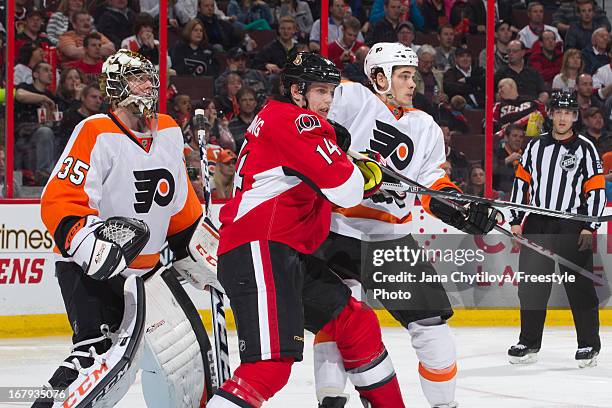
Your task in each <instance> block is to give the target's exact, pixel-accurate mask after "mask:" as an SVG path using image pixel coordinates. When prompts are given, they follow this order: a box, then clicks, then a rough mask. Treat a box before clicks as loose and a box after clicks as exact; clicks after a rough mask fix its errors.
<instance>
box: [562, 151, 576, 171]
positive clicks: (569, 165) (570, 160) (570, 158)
mask: <svg viewBox="0 0 612 408" xmlns="http://www.w3.org/2000/svg"><path fill="white" fill-rule="evenodd" d="M576 164H578V158H577V157H576V155H575V154H572V153H565V154H564V155H563V156H561V163H560V165H561V168H562V169H563V170H565V171H570V170H573V169H574V168H576Z"/></svg>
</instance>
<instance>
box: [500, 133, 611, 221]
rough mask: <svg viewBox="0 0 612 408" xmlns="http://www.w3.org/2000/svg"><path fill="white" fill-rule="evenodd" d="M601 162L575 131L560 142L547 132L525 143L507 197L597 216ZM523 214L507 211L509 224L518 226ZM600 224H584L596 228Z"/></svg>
mask: <svg viewBox="0 0 612 408" xmlns="http://www.w3.org/2000/svg"><path fill="white" fill-rule="evenodd" d="M605 184H606V183H605V179H604V176H603V165H602V162H601V160H600V158H599V155H598V154H597V150H596V149H595V146H594V145H593V143H592V142H591V141H590V140H588V139H587V138H586V137H584V136H582V135H579V134H575V135H574V136H572V137H571V138H570V139H567V140H564V141H558V140H555V139H554V138H553V136H552V133H551V132H547V133H543V134H541V135H540V136H539V137H538V138H536V139H533V140H531V141H530V142H529V144H528V145H527V148H526V149H525V152H524V153H523V156H522V157H521V161H520V163H519V165H518V166H517V168H516V172H515V175H514V183H513V186H512V196H511V200H512V202H515V203H525V204H530V205H533V206H536V207H541V208H548V209H554V210H560V211H566V212H572V213H577V214H588V215H592V216H601V215H602V214H603V212H604V208H605V206H606V195H605ZM523 216H524V213H523V212H521V211H516V210H513V211H511V217H510V224H511V225H518V224H520V223H521V222H522V220H523ZM599 226H600V223H585V228H586V229H589V230H592V231H594V230H596V229H597V228H598V227H599Z"/></svg>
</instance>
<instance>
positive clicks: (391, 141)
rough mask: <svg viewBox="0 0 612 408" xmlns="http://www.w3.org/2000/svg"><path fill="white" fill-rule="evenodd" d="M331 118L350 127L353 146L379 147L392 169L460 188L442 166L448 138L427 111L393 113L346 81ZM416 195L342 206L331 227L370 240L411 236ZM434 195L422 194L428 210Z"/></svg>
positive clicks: (339, 89)
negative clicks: (399, 201) (390, 201)
mask: <svg viewBox="0 0 612 408" xmlns="http://www.w3.org/2000/svg"><path fill="white" fill-rule="evenodd" d="M394 113H395V114H394ZM398 117H399V119H398ZM328 118H329V119H331V120H334V121H336V122H338V123H340V124H341V125H343V126H344V127H346V128H347V129H348V130H349V132H350V133H351V148H352V149H353V150H356V151H365V150H373V151H376V152H378V153H380V154H381V155H382V156H383V157H384V158H385V159H386V161H387V164H388V165H389V167H390V168H392V169H393V170H395V171H397V172H399V173H401V174H403V175H404V176H406V177H409V178H411V179H412V180H415V181H417V182H419V183H421V184H423V185H425V186H427V187H431V188H434V189H440V188H442V187H453V188H457V187H456V186H455V185H454V184H453V183H452V182H451V181H450V180H449V179H448V177H447V176H446V173H445V172H444V170H443V169H442V168H440V166H441V165H442V164H443V163H444V161H445V160H446V154H445V150H444V137H443V135H442V130H441V129H440V127H439V126H438V124H437V123H436V122H434V120H433V118H432V117H431V116H429V115H428V114H427V113H425V112H422V111H420V110H417V109H404V110H403V112H392V111H391V109H390V108H389V107H388V106H387V105H386V104H385V103H384V102H382V101H381V100H380V99H379V98H378V97H377V96H376V95H374V93H373V92H372V91H370V90H369V89H368V88H366V87H365V86H363V85H361V84H358V83H352V82H345V83H342V84H341V85H340V86H338V87H337V88H336V91H335V94H334V101H333V103H332V107H331V110H330V112H329V115H328ZM414 198H415V197H414V195H413V194H408V196H407V198H406V201H405V206H404V207H402V208H400V207H399V206H398V205H397V204H396V203H393V204H386V203H374V202H373V201H372V200H370V199H365V200H363V201H362V202H361V204H360V205H358V206H356V207H352V208H337V209H336V210H334V214H333V215H332V224H331V230H332V231H334V232H336V233H339V234H342V235H346V236H350V237H353V238H357V239H360V240H365V241H370V240H387V239H391V238H398V237H399V236H404V235H408V234H410V233H411V232H412V228H411V223H410V221H411V220H412V217H413V206H414ZM429 200H430V197H429V196H424V197H421V201H422V203H423V207H424V208H425V210H426V211H429Z"/></svg>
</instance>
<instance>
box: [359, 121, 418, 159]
mask: <svg viewBox="0 0 612 408" xmlns="http://www.w3.org/2000/svg"><path fill="white" fill-rule="evenodd" d="M372 132H373V134H374V138H373V139H371V140H370V149H371V150H374V151H375V152H378V153H380V154H381V156H382V157H384V158H385V159H387V160H390V161H391V163H393V165H394V166H395V168H396V169H397V170H404V169H405V168H406V167H408V164H410V162H411V161H412V156H413V155H414V142H413V141H412V139H410V137H408V135H406V134H404V133H402V132H400V131H399V130H397V129H396V128H395V127H393V126H391V125H389V124H388V123H384V122H381V121H379V120H377V121H376V129H373V130H372Z"/></svg>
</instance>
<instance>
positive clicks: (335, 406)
mask: <svg viewBox="0 0 612 408" xmlns="http://www.w3.org/2000/svg"><path fill="white" fill-rule="evenodd" d="M347 401H348V399H347V398H345V397H325V398H323V401H322V402H320V403H319V408H344V406H345V405H346V402H347Z"/></svg>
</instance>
